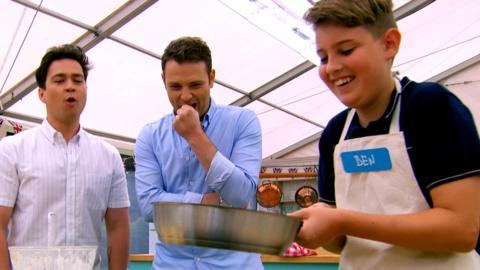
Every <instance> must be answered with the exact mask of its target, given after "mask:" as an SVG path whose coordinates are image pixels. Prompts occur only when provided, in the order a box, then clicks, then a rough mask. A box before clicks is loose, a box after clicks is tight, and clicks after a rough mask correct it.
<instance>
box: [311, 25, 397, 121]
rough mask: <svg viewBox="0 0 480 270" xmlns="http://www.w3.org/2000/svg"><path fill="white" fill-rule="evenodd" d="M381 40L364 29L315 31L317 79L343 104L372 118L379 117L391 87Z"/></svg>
mask: <svg viewBox="0 0 480 270" xmlns="http://www.w3.org/2000/svg"><path fill="white" fill-rule="evenodd" d="M384 39H385V37H384V36H381V37H379V38H374V36H373V35H372V34H371V33H370V32H369V31H368V30H367V29H366V28H364V27H344V26H339V25H334V24H322V25H319V26H318V27H317V28H316V42H317V53H318V55H319V57H320V62H321V63H320V66H319V74H320V77H321V78H322V80H323V81H324V82H325V84H326V85H327V86H328V87H329V88H330V89H331V90H332V92H333V93H334V94H335V95H336V96H337V98H338V99H339V100H340V101H341V102H342V103H343V104H345V105H346V106H348V107H350V108H355V109H357V111H359V113H360V114H362V113H364V114H366V115H370V116H372V117H373V118H375V117H376V116H378V117H380V116H381V115H382V113H383V110H384V109H385V108H386V106H387V104H388V101H389V98H390V93H391V91H392V90H393V85H394V84H393V80H392V77H391V75H390V67H391V62H392V61H391V60H392V59H393V56H391V54H390V53H389V50H388V49H387V46H386V45H385V41H384ZM373 120H375V119H373Z"/></svg>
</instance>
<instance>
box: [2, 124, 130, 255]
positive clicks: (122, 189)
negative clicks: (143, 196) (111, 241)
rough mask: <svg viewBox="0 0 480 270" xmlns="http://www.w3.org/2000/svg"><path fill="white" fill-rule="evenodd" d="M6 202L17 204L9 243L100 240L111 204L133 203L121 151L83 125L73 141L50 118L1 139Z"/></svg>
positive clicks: (11, 223)
mask: <svg viewBox="0 0 480 270" xmlns="http://www.w3.org/2000/svg"><path fill="white" fill-rule="evenodd" d="M0 187H1V188H0V205H2V206H6V207H13V214H12V217H11V219H10V224H9V228H10V232H9V236H8V244H9V245H10V246H45V245H47V233H48V213H49V212H53V213H55V222H54V223H55V237H54V239H53V244H54V245H97V246H98V245H99V243H100V234H101V228H102V226H103V225H102V224H103V220H104V217H105V212H106V210H107V208H123V207H129V206H130V201H129V198H128V190H127V182H126V177H125V171H124V167H123V163H122V160H121V158H120V155H119V153H118V151H117V150H116V149H115V148H114V147H113V146H111V145H109V144H107V143H106V142H104V141H102V140H101V139H99V138H97V137H95V136H93V135H91V134H88V133H87V132H85V131H84V130H83V129H80V131H79V132H78V133H77V134H76V135H75V136H74V137H73V138H72V139H71V140H70V141H69V142H68V144H67V143H66V142H65V140H64V139H63V137H62V135H61V134H60V133H59V132H57V131H56V130H54V129H53V128H52V127H51V126H50V124H49V123H48V121H46V120H44V121H43V123H42V125H40V126H38V127H35V128H32V129H29V130H26V131H23V132H21V133H19V134H17V135H15V136H10V137H6V138H3V139H2V140H1V141H0Z"/></svg>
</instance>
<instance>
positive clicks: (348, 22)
mask: <svg viewBox="0 0 480 270" xmlns="http://www.w3.org/2000/svg"><path fill="white" fill-rule="evenodd" d="M392 9H393V3H392V1H391V0H320V1H318V2H317V3H315V5H314V6H313V7H311V8H310V9H308V10H307V12H306V13H305V15H304V17H303V18H304V19H305V21H307V22H308V23H310V24H313V26H314V28H317V27H318V26H320V25H322V24H335V25H341V26H346V27H357V26H362V27H365V28H366V29H367V30H368V31H369V32H370V33H372V35H373V36H374V37H375V38H378V37H380V36H381V35H383V34H384V33H385V32H386V31H387V30H388V29H390V28H397V24H396V22H395V18H394V16H393V11H392Z"/></svg>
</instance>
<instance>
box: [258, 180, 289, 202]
mask: <svg viewBox="0 0 480 270" xmlns="http://www.w3.org/2000/svg"><path fill="white" fill-rule="evenodd" d="M282 194H283V193H282V189H281V188H280V186H279V185H277V184H276V183H273V182H268V181H267V182H264V183H262V184H261V185H260V186H258V188H257V195H256V196H257V202H258V204H260V205H261V206H262V207H264V208H271V207H274V206H277V205H279V204H280V201H281V200H282Z"/></svg>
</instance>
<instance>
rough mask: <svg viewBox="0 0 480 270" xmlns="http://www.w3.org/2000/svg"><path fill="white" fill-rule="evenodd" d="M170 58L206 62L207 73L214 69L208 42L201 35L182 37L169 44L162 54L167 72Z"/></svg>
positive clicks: (181, 60)
mask: <svg viewBox="0 0 480 270" xmlns="http://www.w3.org/2000/svg"><path fill="white" fill-rule="evenodd" d="M169 60H175V62H177V63H180V64H181V63H185V62H187V63H188V62H204V63H205V66H206V68H207V74H208V75H210V72H211V71H212V54H211V52H210V48H209V47H208V45H207V43H206V42H205V41H203V40H202V39H201V38H199V37H181V38H178V39H175V40H173V41H171V42H170V44H168V46H167V47H166V48H165V51H164V52H163V55H162V70H163V73H165V64H166V63H167V61H169Z"/></svg>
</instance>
